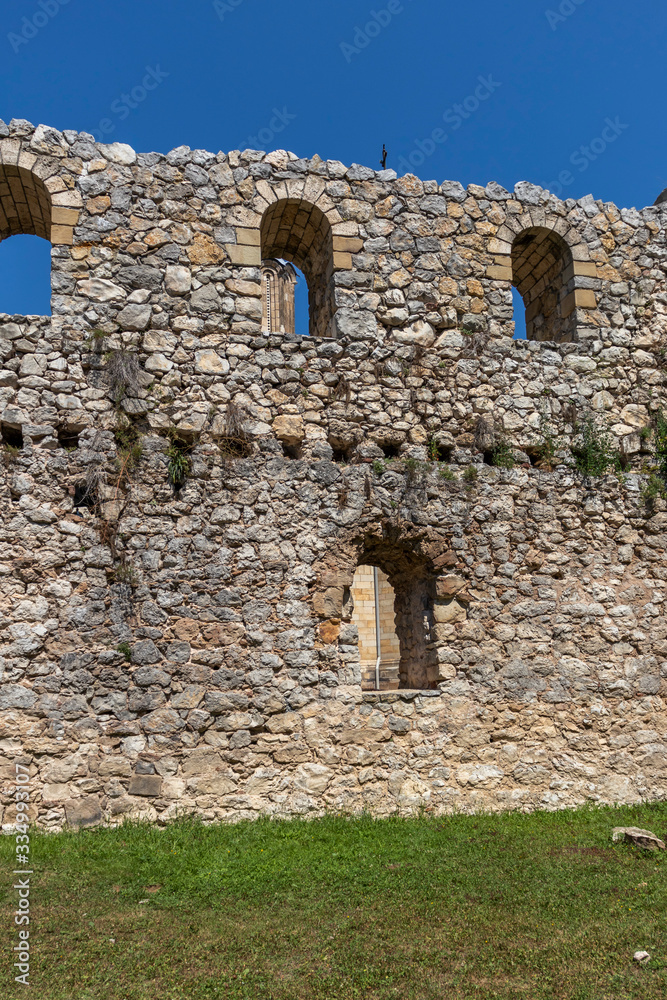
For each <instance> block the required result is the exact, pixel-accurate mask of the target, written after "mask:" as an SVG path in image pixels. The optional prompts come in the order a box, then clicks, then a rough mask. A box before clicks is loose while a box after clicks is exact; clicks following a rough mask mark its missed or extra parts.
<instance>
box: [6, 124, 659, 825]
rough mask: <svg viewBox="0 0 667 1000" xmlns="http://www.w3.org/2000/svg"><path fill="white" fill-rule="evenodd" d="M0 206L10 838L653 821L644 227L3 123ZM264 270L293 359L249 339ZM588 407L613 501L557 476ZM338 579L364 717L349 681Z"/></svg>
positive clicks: (654, 681) (317, 169) (538, 198)
mask: <svg viewBox="0 0 667 1000" xmlns="http://www.w3.org/2000/svg"><path fill="white" fill-rule="evenodd" d="M19 181H20V183H19ZM0 206H2V212H3V215H2V216H0V233H1V234H2V236H3V237H4V236H8V235H12V234H15V233H17V232H37V233H38V234H40V235H43V236H47V235H50V237H51V242H52V244H53V252H52V262H53V267H52V289H53V297H52V313H53V315H52V317H48V318H47V317H17V316H3V317H0V361H1V362H2V367H1V368H0V425H2V428H4V429H5V430H4V431H3V434H6V435H7V436H6V437H5V442H6V444H5V447H4V448H3V452H2V457H3V462H2V465H1V466H0V505H1V510H2V520H1V522H0V615H1V617H0V657H1V659H0V670H1V672H2V673H1V683H2V689H1V691H0V740H1V752H2V755H3V757H2V761H1V763H0V766H1V767H2V773H3V779H4V782H5V788H7V787H8V781H9V778H10V776H11V775H13V761H14V759H15V758H16V757H20V758H22V759H28V760H29V761H30V764H31V771H32V774H33V792H34V807H33V808H34V818H35V819H36V820H37V821H38V822H40V823H41V824H42V825H44V826H45V827H48V828H57V827H60V826H62V825H63V824H64V823H66V822H71V823H92V822H99V821H100V820H105V821H116V820H118V819H119V818H122V817H123V816H125V815H128V814H138V815H144V816H147V817H149V818H152V819H159V820H160V821H162V820H165V819H167V818H169V817H170V816H173V815H175V814H176V813H177V812H178V811H179V810H195V811H197V812H199V813H200V814H202V815H203V816H205V817H206V818H207V819H214V818H228V817H241V816H255V815H258V814H260V813H271V814H281V815H284V814H295V813H308V812H318V811H321V810H324V809H332V810H343V811H352V812H353V811H358V810H361V809H368V810H370V811H372V812H373V813H375V814H378V815H382V814H387V813H391V812H394V811H397V810H398V811H402V812H407V811H410V810H414V809H417V808H421V807H423V808H427V809H431V810H434V811H437V812H445V811H447V810H452V809H465V810H471V809H477V808H490V809H498V808H507V807H521V808H534V807H537V806H548V807H553V808H556V807H560V806H565V805H570V804H573V803H578V802H582V801H585V800H592V801H605V802H610V801H617V800H620V801H625V802H629V801H634V800H637V799H640V798H660V797H663V796H664V793H665V777H666V774H667V742H666V741H667V733H666V730H667V713H666V712H665V703H664V699H665V695H666V694H667V661H666V654H667V625H665V624H664V621H663V619H664V615H663V605H664V600H665V589H666V585H667V583H666V581H667V569H666V567H665V561H664V544H665V532H666V527H665V526H666V524H667V513H666V507H665V502H664V501H663V500H662V499H661V498H660V497H659V496H658V497H657V498H655V499H654V500H653V502H652V503H648V502H647V501H646V500H645V499H644V498H643V496H642V490H643V487H644V483H645V475H644V473H645V471H646V469H647V468H648V467H650V466H651V464H652V463H653V462H654V451H655V442H654V438H653V435H652V430H651V427H652V425H653V424H654V423H655V420H656V415H657V413H658V410H659V408H660V406H661V405H664V398H665V391H664V381H665V367H664V357H665V343H666V341H665V315H666V310H667V295H666V292H667V288H666V278H665V266H666V265H665V260H666V259H667V244H666V240H665V228H664V222H665V211H666V210H667V206H658V207H652V208H646V209H643V210H641V211H637V210H635V209H630V210H627V209H617V208H616V207H615V206H614V205H611V204H609V203H602V202H599V201H595V200H594V199H593V198H592V197H591V196H588V197H586V198H583V199H581V200H580V201H576V202H575V201H572V200H570V201H565V202H561V201H559V200H558V199H556V198H555V197H553V196H552V195H550V194H549V193H548V192H546V191H543V190H541V189H540V188H536V187H534V186H532V185H530V184H526V183H520V184H518V185H517V186H516V188H515V190H514V191H513V192H508V191H506V190H504V189H503V188H501V187H500V186H499V185H497V184H495V183H490V184H487V185H486V187H481V186H477V185H470V186H469V187H468V188H467V189H464V188H463V187H462V186H461V185H459V184H457V183H456V182H450V181H446V182H444V183H442V184H438V183H436V182H435V181H422V180H420V179H418V178H416V177H413V176H406V177H402V178H397V177H396V176H395V174H394V173H393V172H392V171H373V170H370V169H369V168H367V167H363V166H358V165H357V166H352V167H346V166H344V165H343V164H341V163H339V162H337V161H322V160H320V159H319V158H318V157H314V158H313V159H311V160H301V159H297V158H296V157H295V156H293V155H292V154H289V153H286V152H284V151H277V152H273V153H270V154H268V155H266V154H264V153H261V152H255V151H249V150H246V151H244V152H231V153H227V154H223V153H218V154H213V153H208V152H205V151H202V150H190V149H189V148H187V147H180V148H179V149H176V150H173V151H172V152H171V153H169V154H167V155H162V154H157V153H149V154H136V153H135V152H134V151H133V150H131V149H130V148H129V147H127V146H123V145H121V144H113V145H111V146H104V145H98V144H95V142H94V141H93V139H92V137H91V136H89V135H86V134H84V133H76V132H64V133H60V132H57V131H55V130H53V129H49V128H45V127H44V126H40V127H39V128H37V129H35V128H34V127H33V126H31V125H30V124H29V123H27V122H22V121H13V122H12V123H10V124H9V125H8V126H6V125H4V124H0ZM526 234H528V235H531V236H534V237H535V239H534V240H532V241H531V242H530V243H526V240H525V238H522V237H525V235H526ZM533 244H534V245H533ZM529 248H530V252H527V251H528V249H529ZM563 248H565V249H563ZM556 249H558V252H556ZM561 251H562V252H561ZM263 257H264V258H266V257H280V258H283V259H288V260H291V261H293V263H294V264H295V265H296V266H297V267H299V268H300V269H301V270H302V271H303V272H304V274H305V275H306V278H307V279H308V281H309V283H310V299H311V330H312V332H313V333H314V334H315V336H313V337H312V338H310V337H309V338H297V337H293V336H288V335H273V334H272V335H267V334H263V333H262V330H261V325H262V284H261V271H260V264H261V260H262V258H263ZM531 268H532V269H533V270H532V272H531ZM531 281H532V284H531ZM512 283H514V284H515V285H516V286H517V287H519V290H520V291H521V292H522V294H523V295H524V299H525V300H526V301H527V305H528V309H529V310H530V309H531V308H532V309H533V310H534V312H533V315H531V317H530V319H529V326H528V329H529V333H530V335H531V336H532V337H533V338H535V339H531V340H529V341H523V342H520V341H514V340H513V339H512V334H513V330H514V322H513V315H512V304H511V303H512V297H511V287H512ZM534 303H538V305H537V306H535V305H534ZM540 317H541V319H540ZM545 330H546V331H548V336H550V337H551V338H552V339H551V340H548V341H545V340H543V339H541V338H542V337H543V336H544V335H545ZM587 414H589V415H590V416H591V418H592V419H594V421H595V422H596V423H597V425H598V427H599V428H600V429H604V430H606V432H607V433H608V435H609V441H610V445H611V446H613V447H614V448H618V449H619V450H620V452H621V453H622V458H623V465H624V467H625V469H624V474H623V475H622V476H615V475H607V476H605V477H600V478H596V479H586V478H584V477H582V476H581V475H579V474H578V473H577V472H576V471H575V470H574V469H573V463H572V447H573V446H574V448H575V449H576V447H577V442H578V440H579V438H578V433H579V425H580V423H581V421H582V419H584V418H585V417H586V415H587ZM12 441H14V442H17V441H19V442H20V444H15V445H11V442H12ZM7 444H10V445H11V446H10V447H7ZM498 448H502V449H503V454H505V455H506V454H507V453H508V452H509V453H511V454H513V456H514V461H515V464H514V467H513V468H508V469H504V468H499V467H497V466H496V465H493V464H488V463H489V461H491V462H493V461H494V458H493V456H494V454H495V453H496V451H497V449H498ZM359 565H369V566H378V567H379V568H380V569H381V570H382V571H383V573H385V574H386V576H387V579H388V580H389V582H390V584H391V586H392V587H393V589H394V592H395V594H396V630H397V634H398V636H399V638H400V640H401V650H400V667H399V674H400V685H401V689H400V690H398V691H391V692H390V691H380V692H370V691H363V690H362V686H361V668H360V656H359V646H358V636H357V631H356V628H355V626H354V623H353V620H352V615H353V610H352V602H351V600H350V588H351V586H352V581H353V577H354V573H355V570H356V568H357V567H358V566H359ZM8 802H9V798H8V797H5V798H3V800H2V808H3V809H4V810H5V814H4V816H3V817H2V818H3V822H4V823H5V824H10V823H11V822H12V821H13V815H12V811H11V809H10V808H9V806H8Z"/></svg>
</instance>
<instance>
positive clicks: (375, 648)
mask: <svg viewBox="0 0 667 1000" xmlns="http://www.w3.org/2000/svg"><path fill="white" fill-rule="evenodd" d="M352 601H353V603H354V612H353V620H354V623H355V625H356V626H357V631H358V633H359V657H360V660H361V686H362V687H364V688H368V689H372V688H375V689H377V690H386V691H394V690H396V688H398V686H399V666H400V661H401V647H400V643H399V640H398V636H397V634H396V615H395V611H394V605H395V603H396V594H395V593H394V588H393V587H392V585H391V584H390V582H389V579H388V578H387V576H386V574H385V573H383V572H382V570H381V569H378V568H377V566H358V567H357V571H356V573H355V574H354V580H353V582H352Z"/></svg>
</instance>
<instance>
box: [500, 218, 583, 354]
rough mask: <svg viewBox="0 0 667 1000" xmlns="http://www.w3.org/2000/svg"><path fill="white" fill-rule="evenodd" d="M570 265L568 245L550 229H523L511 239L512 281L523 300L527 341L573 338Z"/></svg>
mask: <svg viewBox="0 0 667 1000" xmlns="http://www.w3.org/2000/svg"><path fill="white" fill-rule="evenodd" d="M571 265H572V254H571V252H570V248H569V247H568V245H567V243H566V242H565V240H564V239H563V238H562V237H561V236H559V235H558V233H555V232H554V231H553V230H552V229H544V228H541V227H534V228H532V229H526V230H524V231H523V232H522V233H519V235H518V236H517V237H516V239H515V240H514V244H513V246H512V284H513V285H514V287H515V288H516V289H517V291H518V292H519V294H520V295H521V298H522V299H523V304H524V306H525V316H526V338H527V339H528V340H540V341H544V340H549V341H554V342H556V343H559V344H562V343H569V342H571V341H573V340H575V339H576V313H575V305H574V295H570V294H569V292H572V291H573V289H574V282H573V268H572V266H571ZM570 284H571V285H572V287H571V288H570ZM515 338H516V339H518V338H517V335H516V333H515Z"/></svg>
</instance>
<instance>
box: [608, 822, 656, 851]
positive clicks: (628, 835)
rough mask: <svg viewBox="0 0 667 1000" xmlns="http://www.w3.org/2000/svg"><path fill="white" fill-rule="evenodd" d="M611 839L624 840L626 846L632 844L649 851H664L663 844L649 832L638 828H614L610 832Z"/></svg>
mask: <svg viewBox="0 0 667 1000" xmlns="http://www.w3.org/2000/svg"><path fill="white" fill-rule="evenodd" d="M611 839H612V840H613V841H618V840H625V842H626V843H627V844H634V845H635V847H645V848H646V849H647V850H649V851H657V850H658V849H659V850H661V851H664V849H665V842H664V840H660V838H659V837H656V835H655V834H654V833H651V831H650V830H640V829H639V827H638V826H615V827H614V829H613V830H612V834H611Z"/></svg>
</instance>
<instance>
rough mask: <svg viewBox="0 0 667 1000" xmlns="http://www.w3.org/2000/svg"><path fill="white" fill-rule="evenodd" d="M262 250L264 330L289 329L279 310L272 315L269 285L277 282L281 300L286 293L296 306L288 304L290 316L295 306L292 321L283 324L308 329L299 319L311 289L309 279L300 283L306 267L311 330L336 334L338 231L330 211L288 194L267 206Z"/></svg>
mask: <svg viewBox="0 0 667 1000" xmlns="http://www.w3.org/2000/svg"><path fill="white" fill-rule="evenodd" d="M261 251H262V303H263V304H262V314H263V323H262V327H263V329H264V330H266V331H268V330H271V331H272V332H283V331H281V330H279V329H277V326H279V325H280V321H279V319H278V318H277V317H276V315H275V311H274V314H273V316H270V315H269V313H270V307H271V305H272V304H273V303H272V299H271V297H270V295H269V294H268V292H269V288H268V285H269V284H270V282H271V281H273V284H274V286H275V289H276V292H277V293H278V301H280V302H283V299H282V298H281V296H282V295H283V294H286V295H287V296H288V298H289V301H290V302H291V305H289V304H288V303H285V305H284V311H285V319H286V320H287V319H288V318H289V315H290V310H291V317H292V321H291V324H290V323H288V322H284V323H283V325H284V326H286V327H287V326H289V325H292V326H293V329H292V330H289V329H285V331H284V332H285V333H296V334H305V333H306V330H305V328H303V327H302V323H301V322H300V320H299V304H300V303H301V302H303V298H302V296H303V294H304V291H305V290H304V289H303V284H302V283H300V282H298V277H299V274H298V272H299V271H301V272H303V278H304V282H303V283H305V285H307V289H308V313H309V319H308V329H307V332H308V334H309V335H310V336H311V337H332V336H333V335H334V332H333V316H334V311H335V307H334V288H333V235H332V232H331V225H330V223H329V220H328V219H327V217H326V215H324V213H323V212H322V211H321V210H320V209H319V208H317V207H316V206H315V205H311V204H310V203H309V202H306V201H299V200H297V199H293V198H287V199H284V200H282V201H277V202H275V204H273V205H271V207H270V208H268V209H267V210H266V212H265V213H264V218H263V219H262V226H261ZM287 264H290V265H292V268H291V272H292V276H290V275H289V274H288V272H286V270H285V268H286V266H287ZM275 265H282V267H283V272H282V274H279V273H278V271H277V270H276V267H275ZM267 278H268V279H269V280H268V282H267ZM300 284H302V287H301V288H300V287H299V285H300ZM295 306H296V310H295ZM274 309H275V306H274ZM304 326H305V324H304Z"/></svg>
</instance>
